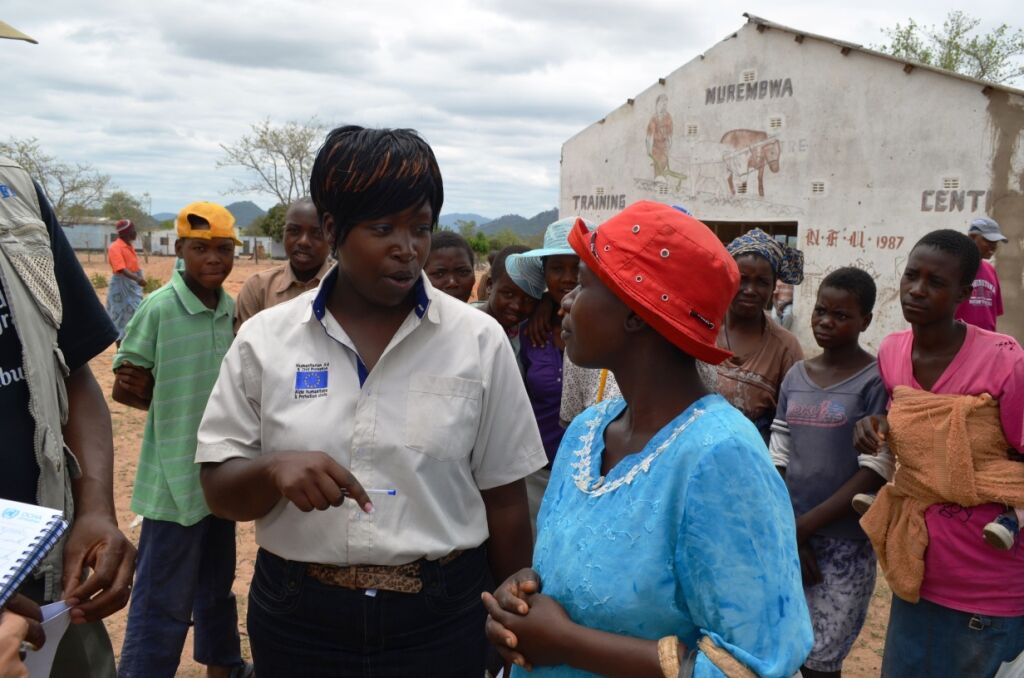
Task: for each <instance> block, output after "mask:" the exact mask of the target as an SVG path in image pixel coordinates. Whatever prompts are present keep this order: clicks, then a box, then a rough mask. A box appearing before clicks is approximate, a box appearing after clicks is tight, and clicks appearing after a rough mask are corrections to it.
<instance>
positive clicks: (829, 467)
mask: <svg viewBox="0 0 1024 678" xmlns="http://www.w3.org/2000/svg"><path fill="white" fill-rule="evenodd" d="M888 400H889V395H888V394H887V393H886V390H885V384H883V383H882V375H881V374H880V373H879V371H878V362H877V361H872V362H871V364H870V365H868V366H867V367H865V368H864V369H862V370H861V371H860V372H858V373H857V374H855V375H853V376H852V377H849V378H848V379H844V380H843V381H841V382H839V383H838V384H833V385H832V386H829V387H828V388H821V387H820V386H818V385H817V384H815V383H814V382H813V381H811V379H810V378H809V377H808V376H807V370H806V368H805V367H804V361H803V360H801V361H800V362H798V363H797V364H796V365H794V366H793V367H792V369H790V370H789V372H788V373H787V374H786V378H785V379H783V380H782V386H781V387H780V388H779V406H778V409H777V410H776V414H775V423H774V424H773V428H777V427H779V426H780V425H782V426H783V427H788V428H789V436H790V451H789V465H788V466H787V467H786V487H787V489H789V496H790V498H791V499H792V502H793V512H794V513H795V514H796V515H797V516H802V515H803V514H805V513H807V512H808V511H810V510H811V509H813V508H814V507H815V506H817V505H818V504H820V503H822V502H823V501H825V500H827V499H828V498H829V497H831V496H832V495H833V494H835V492H836V490H838V489H839V488H840V487H842V485H843V484H844V483H845V482H846V481H847V480H849V479H850V478H851V477H852V476H853V475H854V474H855V473H856V472H857V471H858V470H859V469H860V465H859V464H858V463H857V456H858V455H857V450H855V449H854V447H853V427H854V426H855V425H856V424H857V422H858V421H860V420H861V419H863V418H864V417H866V416H868V415H871V414H882V413H884V412H885V406H886V403H887V402H888ZM858 519H859V516H857V515H855V514H854V513H853V512H852V511H851V512H850V515H848V516H846V517H845V518H842V519H840V520H837V521H836V522H834V523H832V524H830V525H826V526H825V527H823V528H822V529H821V530H819V531H818V534H820V535H822V536H825V537H833V538H836V539H867V535H866V534H864V530H862V529H861V527H860V523H859V522H858Z"/></svg>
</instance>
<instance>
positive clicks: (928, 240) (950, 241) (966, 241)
mask: <svg viewBox="0 0 1024 678" xmlns="http://www.w3.org/2000/svg"><path fill="white" fill-rule="evenodd" d="M918 247H933V248H935V249H937V250H939V251H940V252H945V253H946V254H952V255H953V256H954V257H956V258H957V259H959V260H960V284H961V285H970V284H971V283H972V282H974V277H975V276H976V275H978V268H979V267H980V266H981V252H979V251H978V246H977V245H975V244H974V241H973V240H971V239H970V238H969V237H968V236H966V235H964V234H963V233H961V232H960V231H954V230H953V229H950V228H943V229H940V230H938V231H932V232H931V233H927V234H925V236H924V237H923V238H921V239H920V240H918V241H917V244H915V245H914V249H915V250H916V249H917V248H918ZM911 251H913V250H911Z"/></svg>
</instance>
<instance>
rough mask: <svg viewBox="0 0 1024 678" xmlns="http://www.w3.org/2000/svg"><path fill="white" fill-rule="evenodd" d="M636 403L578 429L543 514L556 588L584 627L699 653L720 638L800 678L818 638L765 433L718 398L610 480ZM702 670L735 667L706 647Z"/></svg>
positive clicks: (762, 669) (616, 406)
mask: <svg viewBox="0 0 1024 678" xmlns="http://www.w3.org/2000/svg"><path fill="white" fill-rule="evenodd" d="M625 407H626V404H625V401H623V400H622V399H621V398H616V399H614V400H609V401H605V402H602V403H600V404H598V405H595V406H593V407H591V408H589V409H588V410H586V411H585V412H583V414H581V415H580V416H578V417H577V418H576V419H575V420H574V421H573V423H572V425H570V427H569V428H568V430H567V431H566V433H565V438H564V439H563V441H562V446H561V447H560V448H559V451H558V456H557V457H556V458H555V463H554V467H553V468H552V471H551V481H550V483H549V484H548V488H547V492H546V493H545V495H544V503H543V505H542V506H541V509H540V515H539V516H538V519H537V529H538V536H537V545H536V547H535V549H534V562H533V566H534V569H535V570H537V572H538V573H539V574H540V577H541V581H542V582H543V591H544V593H545V594H547V595H549V596H551V597H553V598H554V599H555V600H557V601H558V602H559V603H560V604H561V605H562V606H563V607H565V610H566V612H568V614H569V616H570V617H571V618H572V620H573V621H574V622H576V623H578V624H582V625H584V626H587V627H590V628H595V629H600V630H603V631H608V632H610V633H616V634H622V635H626V636H633V637H637V638H644V639H648V640H656V639H658V638H661V637H663V636H667V635H675V636H677V637H678V638H679V639H680V641H682V642H683V643H684V644H685V645H686V646H687V647H688V648H696V646H697V641H698V640H699V639H700V638H701V637H702V636H704V635H710V636H711V638H712V639H713V640H714V641H715V643H716V644H718V645H719V646H721V647H724V648H725V649H727V650H728V651H729V652H731V653H732V654H733V656H735V657H737V658H738V659H740V660H741V661H742V662H744V663H745V664H747V665H748V666H749V667H750V668H751V669H752V670H754V671H755V672H756V673H757V674H758V675H759V676H764V677H767V678H782V677H785V678H789V677H790V676H792V675H793V673H794V672H795V671H796V670H797V669H798V668H799V667H800V665H801V664H802V663H803V660H804V659H805V658H806V657H807V654H808V652H810V649H811V645H812V643H813V635H812V631H811V622H810V617H809V615H808V612H807V604H806V602H805V599H804V593H803V585H802V584H801V581H800V564H799V561H798V558H797V552H796V534H795V526H794V522H793V510H792V508H791V507H790V505H789V498H788V497H787V496H786V488H785V487H784V486H783V483H782V478H781V477H780V476H779V474H778V472H776V470H775V468H774V467H773V466H772V464H771V460H770V459H769V457H768V453H767V451H766V450H765V446H764V443H763V442H762V440H761V436H760V435H759V434H758V432H757V429H756V428H754V425H753V424H751V423H750V421H749V420H747V419H746V418H745V417H744V416H743V414H741V413H740V412H739V410H737V409H736V408H734V407H733V406H731V405H729V404H728V403H727V402H726V401H725V399H724V398H722V397H721V396H718V395H709V396H706V397H704V398H701V399H700V400H698V401H697V402H696V403H694V404H693V405H691V406H690V407H689V408H687V410H686V411H685V412H683V413H682V414H680V415H679V416H678V417H676V418H675V419H674V420H673V421H672V422H670V423H669V424H668V425H667V426H666V427H665V428H663V429H662V430H661V431H660V432H658V434H657V435H655V436H654V438H652V439H651V441H650V442H649V443H648V444H647V446H646V447H645V448H644V449H643V450H641V451H640V452H638V453H635V454H631V455H629V456H627V457H625V458H624V459H623V460H622V461H620V462H619V463H618V464H617V465H616V466H615V467H614V468H612V470H611V472H609V473H608V475H607V477H604V478H601V457H602V455H603V453H604V431H605V428H606V427H607V426H608V424H609V423H610V422H612V421H613V420H614V419H616V418H617V417H618V416H619V415H620V414H622V412H623V410H625ZM588 446H589V452H588ZM513 675H514V676H520V677H525V676H526V675H527V674H526V673H525V672H523V671H522V670H521V669H519V668H518V667H514V668H513ZM529 675H530V676H531V677H532V676H581V675H588V674H585V673H583V672H581V671H577V670H575V669H571V668H569V667H567V666H558V667H535V668H534V671H533V673H531V674H529ZM693 675H694V676H696V677H697V678H704V677H707V676H716V677H717V676H721V675H722V674H721V673H720V672H719V671H718V669H717V668H715V667H714V665H713V664H712V663H711V662H710V661H709V660H708V659H707V658H706V657H704V656H703V655H701V654H699V655H698V656H697V661H696V665H695V667H694V673H693Z"/></svg>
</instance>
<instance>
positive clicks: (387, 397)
mask: <svg viewBox="0 0 1024 678" xmlns="http://www.w3.org/2000/svg"><path fill="white" fill-rule="evenodd" d="M335 277H336V273H334V272H332V273H329V274H328V275H327V277H326V278H325V279H324V281H323V283H322V284H321V287H320V288H319V289H318V290H316V291H310V292H308V293H306V294H303V295H301V296H299V297H298V298H297V299H294V300H293V301H290V302H286V303H284V304H281V305H278V306H275V307H273V308H270V309H267V310H266V311H264V312H262V313H260V314H259V315H257V316H254V317H253V318H251V319H250V320H249V321H248V322H246V323H245V325H243V326H242V328H241V330H240V331H239V333H238V336H237V337H236V339H235V342H234V343H233V344H232V345H231V349H230V350H229V351H228V354H227V356H226V357H225V358H224V362H223V365H222V367H221V371H220V376H219V378H218V380H217V384H216V386H215V387H214V389H213V393H212V395H211V396H210V400H209V404H208V405H207V408H206V413H205V415H204V417H203V422H202V425H201V426H200V429H199V445H198V451H197V453H196V461H197V462H220V461H224V460H226V459H231V458H233V457H245V458H249V459H254V458H256V457H258V456H260V455H263V454H270V453H275V452H283V451H286V450H320V451H323V452H326V453H327V454H329V455H331V457H333V458H334V459H335V460H337V461H338V463H339V464H341V465H342V466H345V467H347V468H348V469H349V470H351V471H352V473H353V474H354V475H355V476H356V478H357V479H358V480H359V481H360V482H361V483H362V484H363V487H365V488H378V489H395V490H397V494H396V495H395V496H386V495H379V494H378V495H371V497H370V498H371V499H372V500H373V502H374V506H375V509H376V510H375V512H374V513H372V514H366V513H363V512H362V511H361V510H360V509H359V508H358V507H356V506H355V504H354V502H351V501H346V502H345V503H344V504H343V505H342V506H340V507H338V508H331V509H329V510H327V511H313V512H311V513H302V512H301V511H299V510H298V509H297V508H296V507H295V505H294V504H292V503H291V502H288V501H286V500H284V499H282V500H281V501H280V502H279V503H278V504H277V506H275V507H274V508H273V509H272V510H271V511H270V512H269V513H268V514H267V515H266V516H264V517H262V518H260V519H258V520H257V521H256V541H257V542H258V543H259V545H260V546H262V547H263V548H265V549H267V550H269V551H271V552H272V553H274V554H276V555H278V556H280V557H282V558H287V559H289V560H298V561H305V562H314V563H327V564H335V565H400V564H403V563H408V562H412V561H414V560H417V559H419V558H423V557H426V558H429V559H435V558H439V557H441V556H444V555H446V554H448V553H450V552H451V551H452V550H454V549H466V548H473V547H476V546H479V545H480V544H481V543H483V542H484V540H485V539H487V536H488V531H487V517H486V513H485V510H484V504H483V499H482V498H481V496H480V491H481V490H486V489H489V488H493V487H498V486H500V485H505V484H508V483H511V482H514V481H516V480H519V479H520V478H523V477H525V476H527V475H529V474H530V473H532V472H533V471H536V470H537V469H539V468H542V467H543V466H544V465H545V464H546V463H547V457H546V456H545V454H544V447H543V445H542V444H541V440H540V433H539V432H538V430H537V424H536V421H535V420H534V417H533V410H532V409H531V408H530V402H529V399H528V398H527V395H526V389H525V388H524V386H523V380H522V377H521V376H520V374H519V369H518V368H517V367H516V360H515V356H514V355H513V354H512V348H511V347H510V346H509V343H508V339H506V337H505V333H504V332H503V331H502V329H501V326H499V325H498V323H497V322H496V321H495V320H494V319H493V318H491V317H490V316H488V315H487V314H485V313H480V312H479V311H477V310H476V309H474V308H472V307H470V306H469V305H467V304H463V303H462V302H460V301H458V300H456V299H454V298H452V297H450V296H448V295H446V294H443V293H441V292H437V291H436V290H434V289H433V287H431V285H430V283H429V282H428V281H427V278H426V276H423V277H422V278H421V284H420V285H419V286H418V287H417V290H418V294H419V299H418V302H419V304H418V306H417V307H416V309H414V310H413V311H412V312H410V313H409V316H408V318H406V320H405V322H404V323H403V324H402V326H401V327H400V328H399V330H398V332H397V333H396V334H395V336H394V338H392V340H391V343H390V344H389V345H388V347H387V348H386V349H385V351H384V354H383V355H382V356H381V358H380V360H379V361H378V363H377V365H376V366H375V367H374V369H373V371H372V372H370V373H368V374H367V373H366V370H365V367H364V366H363V364H362V361H361V360H360V359H359V357H358V355H357V352H356V349H355V345H354V344H353V342H352V340H351V339H350V338H349V337H348V335H347V334H346V333H345V330H344V329H342V327H341V326H340V325H339V324H338V322H337V321H336V320H335V319H334V317H333V316H332V315H331V314H330V313H329V312H327V311H326V309H325V301H326V297H327V296H328V293H329V291H330V289H331V288H332V287H333V284H334V280H335Z"/></svg>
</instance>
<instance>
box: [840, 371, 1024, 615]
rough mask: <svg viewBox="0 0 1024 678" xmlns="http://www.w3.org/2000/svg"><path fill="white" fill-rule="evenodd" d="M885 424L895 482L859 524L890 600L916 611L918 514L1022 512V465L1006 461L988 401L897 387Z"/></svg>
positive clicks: (920, 541)
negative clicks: (968, 509) (943, 507)
mask: <svg viewBox="0 0 1024 678" xmlns="http://www.w3.org/2000/svg"><path fill="white" fill-rule="evenodd" d="M888 419H889V441H888V442H889V449H890V450H892V453H893V455H894V457H895V458H896V474H895V476H894V477H893V480H892V482H891V483H889V484H888V485H886V486H885V487H883V488H882V489H881V491H880V492H879V493H878V498H877V499H876V500H875V502H874V504H873V505H872V506H871V509H870V510H869V511H868V512H867V513H866V514H865V515H864V517H863V518H861V521H860V524H861V527H863V528H864V531H865V532H867V535H868V537H869V538H870V539H871V543H872V545H873V546H874V547H875V553H876V554H877V555H878V562H879V564H880V565H881V566H882V571H883V572H885V578H886V580H888V582H889V586H890V587H891V588H892V590H893V593H895V594H896V595H897V596H899V597H900V598H902V599H903V600H906V601H908V602H911V603H916V602H917V601H918V599H919V598H920V589H921V580H922V579H923V577H924V552H925V549H926V548H927V547H928V530H927V528H926V526H925V520H924V512H925V509H927V508H928V507H929V506H931V505H932V504H942V503H953V504H959V505H960V506H978V505H979V504H987V503H990V502H996V503H1000V504H1005V505H1007V506H1024V463H1020V462H1017V461H1011V460H1010V459H1009V454H1008V453H1009V449H1010V445H1009V443H1007V441H1006V436H1005V435H1004V434H1003V428H1002V425H1001V423H1000V421H999V403H998V402H996V401H995V400H994V399H993V398H992V396H990V395H988V394H987V393H986V394H982V395H980V396H962V395H939V394H934V393H929V392H927V391H918V390H916V389H912V388H908V387H906V386H897V387H896V389H895V390H894V391H893V398H892V405H891V407H890V409H889V415H888ZM981 538H982V537H981V534H979V535H978V539H981Z"/></svg>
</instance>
